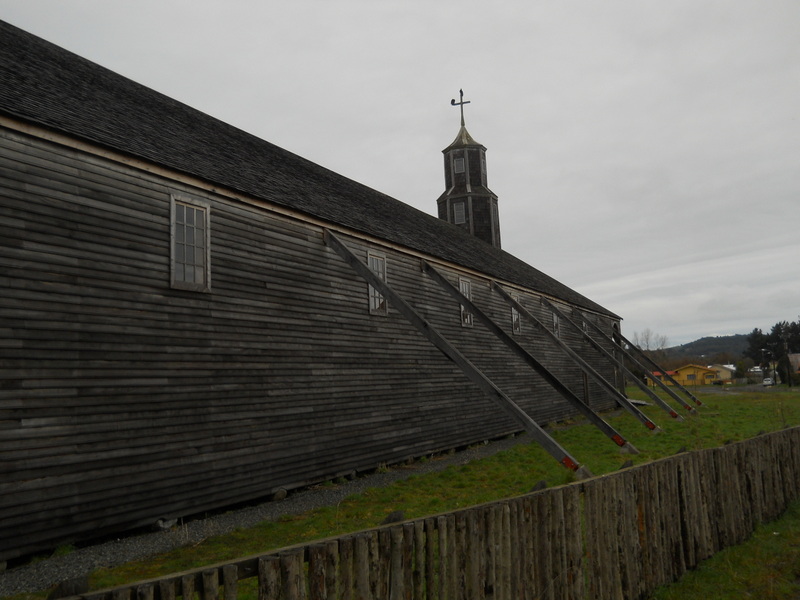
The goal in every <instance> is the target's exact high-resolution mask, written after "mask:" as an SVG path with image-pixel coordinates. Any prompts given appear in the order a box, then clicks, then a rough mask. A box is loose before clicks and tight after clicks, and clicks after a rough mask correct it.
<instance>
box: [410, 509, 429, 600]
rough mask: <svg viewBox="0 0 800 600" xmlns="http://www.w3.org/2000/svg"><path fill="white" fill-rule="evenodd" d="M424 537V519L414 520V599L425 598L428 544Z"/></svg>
mask: <svg viewBox="0 0 800 600" xmlns="http://www.w3.org/2000/svg"><path fill="white" fill-rule="evenodd" d="M427 541H428V540H426V539H425V521H423V520H418V521H415V522H414V581H413V586H414V595H413V596H412V597H413V598H414V600H425V597H426V590H427V587H426V577H425V574H426V573H427V570H428V563H427V551H428V544H427Z"/></svg>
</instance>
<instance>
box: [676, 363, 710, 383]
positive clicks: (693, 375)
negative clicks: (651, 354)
mask: <svg viewBox="0 0 800 600" xmlns="http://www.w3.org/2000/svg"><path fill="white" fill-rule="evenodd" d="M670 375H672V378H673V379H674V380H675V381H677V382H678V383H679V384H681V385H683V386H687V385H709V384H711V383H712V382H713V381H714V380H716V379H717V372H716V371H715V370H714V369H708V368H706V367H701V366H700V365H686V366H684V367H679V368H677V369H675V371H673V372H671V373H670Z"/></svg>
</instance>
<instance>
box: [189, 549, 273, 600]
mask: <svg viewBox="0 0 800 600" xmlns="http://www.w3.org/2000/svg"><path fill="white" fill-rule="evenodd" d="M280 593H281V563H280V560H279V559H278V557H277V556H261V557H259V559H258V600H279V599H280ZM184 600H186V599H185V598H184Z"/></svg>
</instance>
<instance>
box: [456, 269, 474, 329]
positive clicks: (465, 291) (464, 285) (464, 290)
mask: <svg viewBox="0 0 800 600" xmlns="http://www.w3.org/2000/svg"><path fill="white" fill-rule="evenodd" d="M458 291H460V292H461V294H462V295H463V296H465V297H466V298H467V300H470V301H472V282H471V281H470V280H469V279H466V278H464V277H459V278H458ZM460 307H461V326H462V327H472V324H473V322H474V317H473V315H472V313H471V312H470V311H469V309H468V308H467V307H466V306H464V305H463V304H461V305H460Z"/></svg>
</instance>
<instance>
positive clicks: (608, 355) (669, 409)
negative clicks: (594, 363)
mask: <svg viewBox="0 0 800 600" xmlns="http://www.w3.org/2000/svg"><path fill="white" fill-rule="evenodd" d="M542 303H543V304H544V305H545V306H547V307H548V308H549V309H550V310H552V311H553V312H555V313H556V314H557V315H559V317H560V318H562V319H563V320H565V321H566V322H567V323H569V324H570V325H572V326H573V327H574V328H575V330H576V331H578V332H579V333H580V334H581V335H582V336H583V339H585V340H586V341H587V342H588V343H589V345H591V346H592V348H594V349H595V350H597V351H598V352H599V353H600V354H601V355H602V356H603V357H604V358H606V359H607V360H608V361H609V362H610V363H611V364H613V365H615V366H617V367H619V368H620V369H621V370H622V372H623V373H624V374H625V375H627V376H628V377H629V378H630V380H631V381H632V382H633V383H634V384H635V385H636V386H637V387H638V388H639V389H640V390H642V391H643V392H644V393H645V394H646V395H647V396H648V397H649V398H650V399H651V400H652V401H653V402H655V403H656V404H657V405H658V406H660V407H662V408H663V409H664V410H666V411H667V413H668V414H669V416H670V417H672V418H673V419H677V420H679V421H682V420H683V417H682V416H680V415H679V414H678V413H677V412H675V410H674V409H673V408H672V407H671V406H670V405H669V404H667V403H666V402H664V400H663V399H661V398H660V397H659V396H658V395H657V394H656V393H655V392H654V391H653V390H651V389H650V388H649V387H647V384H646V383H644V382H643V381H641V380H640V379H639V378H638V377H637V376H636V375H634V374H633V373H632V372H631V371H630V369H628V367H626V366H625V363H624V362H622V361H621V360H619V359H617V358H616V357H615V356H614V355H613V354H611V353H610V352H609V351H608V350H606V349H605V348H603V346H601V345H600V344H599V343H598V342H597V340H595V339H594V338H593V337H592V336H590V335H589V334H588V333H587V332H586V331H584V330H583V328H582V327H580V326H579V325H578V324H577V323H575V321H573V320H572V319H571V318H570V317H569V316H568V315H567V314H566V313H563V312H562V311H560V310H559V309H558V307H557V306H555V305H554V304H553V303H552V302H550V301H549V300H547V299H546V298H542ZM584 322H585V323H586V324H587V325H590V326H592V327H594V328H595V329H597V332H598V333H600V334H601V335H602V334H603V332H602V330H601V329H600V328H599V327H597V326H596V325H595V324H594V323H591V322H589V321H586V320H584ZM610 341H611V343H613V340H610ZM615 345H616V344H615ZM629 402H630V401H629ZM637 410H638V409H637ZM639 412H641V411H639ZM642 414H644V413H642ZM645 418H647V417H646V416H645ZM648 427H649V426H648Z"/></svg>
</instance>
